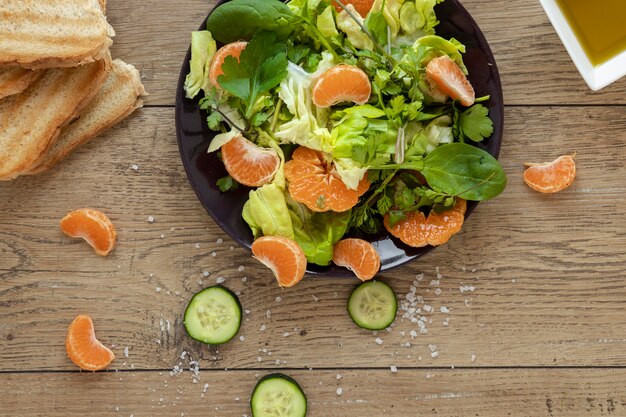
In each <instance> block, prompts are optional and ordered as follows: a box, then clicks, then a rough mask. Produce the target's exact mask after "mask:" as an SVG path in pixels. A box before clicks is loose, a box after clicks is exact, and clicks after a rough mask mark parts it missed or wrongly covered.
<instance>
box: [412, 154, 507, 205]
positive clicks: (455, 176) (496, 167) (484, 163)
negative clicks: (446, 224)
mask: <svg viewBox="0 0 626 417" xmlns="http://www.w3.org/2000/svg"><path fill="white" fill-rule="evenodd" d="M421 172H422V175H424V177H425V178H426V181H428V184H429V185H430V186H431V187H432V188H433V189H434V190H436V191H440V192H442V193H445V194H448V195H452V196H457V197H461V198H464V199H466V200H471V201H485V200H489V199H491V198H494V197H496V196H498V195H499V194H500V193H502V191H504V188H505V187H506V182H507V180H506V174H505V173H504V171H503V170H502V167H501V166H500V163H499V162H498V160H497V159H495V158H494V157H493V156H491V155H490V154H489V153H487V152H485V151H483V150H482V149H479V148H477V147H475V146H471V145H467V144H464V143H451V144H449V145H442V146H439V147H438V148H437V149H435V150H434V151H433V152H431V153H430V154H429V155H428V156H427V157H426V158H425V159H424V168H423V170H422V171H421Z"/></svg>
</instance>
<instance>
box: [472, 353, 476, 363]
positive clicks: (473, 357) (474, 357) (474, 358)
mask: <svg viewBox="0 0 626 417" xmlns="http://www.w3.org/2000/svg"><path fill="white" fill-rule="evenodd" d="M475 360H476V355H474V354H472V362H474V361H475Z"/></svg>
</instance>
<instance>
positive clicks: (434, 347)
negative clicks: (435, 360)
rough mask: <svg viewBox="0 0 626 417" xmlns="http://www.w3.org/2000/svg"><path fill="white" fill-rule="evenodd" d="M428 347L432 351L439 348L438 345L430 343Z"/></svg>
mask: <svg viewBox="0 0 626 417" xmlns="http://www.w3.org/2000/svg"><path fill="white" fill-rule="evenodd" d="M428 349H430V351H431V352H434V351H436V350H437V345H428Z"/></svg>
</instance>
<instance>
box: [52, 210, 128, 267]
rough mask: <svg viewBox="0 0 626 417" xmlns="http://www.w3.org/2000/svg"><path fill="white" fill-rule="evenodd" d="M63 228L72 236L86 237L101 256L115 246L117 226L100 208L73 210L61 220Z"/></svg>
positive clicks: (64, 231)
mask: <svg viewBox="0 0 626 417" xmlns="http://www.w3.org/2000/svg"><path fill="white" fill-rule="evenodd" d="M61 230H62V231H63V233H65V234H66V235H68V236H70V237H77V238H79V237H80V238H83V239H85V241H86V242H87V243H89V244H90V245H91V247H92V248H93V249H94V250H95V252H96V253H97V254H98V255H101V256H107V255H108V254H109V252H111V251H112V250H113V248H114V247H115V239H116V238H117V233H116V232H115V226H113V223H111V220H109V218H108V217H107V216H106V215H105V214H104V213H102V212H100V211H98V210H93V209H88V208H84V209H79V210H75V211H72V212H71V213H69V214H68V215H67V216H65V217H64V218H63V220H61Z"/></svg>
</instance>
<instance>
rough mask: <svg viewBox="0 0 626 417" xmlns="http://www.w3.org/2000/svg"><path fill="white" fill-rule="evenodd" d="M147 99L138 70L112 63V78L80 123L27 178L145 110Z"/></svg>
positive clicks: (69, 128) (65, 131) (63, 135)
mask: <svg viewBox="0 0 626 417" xmlns="http://www.w3.org/2000/svg"><path fill="white" fill-rule="evenodd" d="M144 95H146V92H145V90H144V87H143V85H142V84H141V79H140V76H139V72H138V71H137V70H136V69H135V67H133V66H132V65H129V64H126V63H124V62H123V61H121V60H115V61H113V64H112V70H111V72H110V74H109V78H108V79H107V81H106V83H105V84H104V86H103V87H102V89H101V90H100V91H99V92H98V94H97V95H96V97H95V98H94V99H93V101H92V102H91V103H90V104H89V106H88V107H87V108H85V110H84V111H83V113H82V114H81V116H80V117H79V119H78V120H76V121H75V122H74V123H73V124H71V125H69V126H67V127H66V128H65V129H63V131H62V132H61V135H60V136H59V138H58V139H57V140H56V141H55V142H54V144H53V145H52V146H51V147H50V148H49V149H48V151H47V152H46V153H45V154H44V155H42V157H41V158H40V159H39V160H38V161H37V162H36V163H35V164H34V165H33V167H32V168H31V169H30V170H29V171H28V172H26V173H24V174H26V175H32V174H37V173H40V172H43V171H45V170H48V169H50V168H52V167H53V166H55V165H56V164H58V163H59V162H60V161H61V160H63V159H64V158H66V157H67V156H68V155H69V154H70V153H72V152H73V151H74V150H75V149H77V148H78V147H80V146H82V145H83V144H85V143H87V142H88V141H89V140H91V139H93V138H95V137H97V136H99V135H100V134H102V133H103V132H104V131H106V130H108V129H109V128H111V127H112V126H114V125H115V124H117V123H119V122H120V121H122V120H123V119H125V118H126V117H128V116H129V115H130V114H131V113H133V112H134V111H135V110H136V109H138V108H140V107H142V106H143V100H142V98H141V97H142V96H144Z"/></svg>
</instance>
